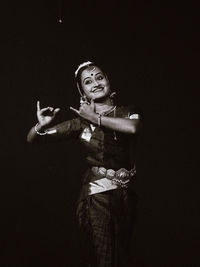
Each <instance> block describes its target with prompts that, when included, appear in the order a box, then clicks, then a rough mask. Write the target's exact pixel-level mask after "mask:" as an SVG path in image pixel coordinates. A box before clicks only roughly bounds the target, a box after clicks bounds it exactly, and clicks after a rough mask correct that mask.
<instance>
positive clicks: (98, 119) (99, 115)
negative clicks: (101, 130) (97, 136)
mask: <svg viewBox="0 0 200 267" xmlns="http://www.w3.org/2000/svg"><path fill="white" fill-rule="evenodd" d="M97 124H98V126H99V127H101V114H98V117H97Z"/></svg>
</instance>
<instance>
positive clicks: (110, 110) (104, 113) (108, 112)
mask: <svg viewBox="0 0 200 267" xmlns="http://www.w3.org/2000/svg"><path fill="white" fill-rule="evenodd" d="M116 107H117V106H114V107H111V108H110V109H109V110H107V111H104V112H101V113H98V114H100V115H102V116H106V115H108V114H110V113H111V112H113V111H114V110H115V109H116Z"/></svg>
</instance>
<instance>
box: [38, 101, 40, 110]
mask: <svg viewBox="0 0 200 267" xmlns="http://www.w3.org/2000/svg"><path fill="white" fill-rule="evenodd" d="M37 111H40V101H39V100H38V101H37Z"/></svg>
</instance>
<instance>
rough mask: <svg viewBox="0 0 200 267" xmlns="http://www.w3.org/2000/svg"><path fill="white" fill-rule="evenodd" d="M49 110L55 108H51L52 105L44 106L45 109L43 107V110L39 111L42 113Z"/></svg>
mask: <svg viewBox="0 0 200 267" xmlns="http://www.w3.org/2000/svg"><path fill="white" fill-rule="evenodd" d="M47 110H50V111H52V110H53V108H51V107H47V108H43V109H41V110H39V111H40V113H43V112H45V111H47Z"/></svg>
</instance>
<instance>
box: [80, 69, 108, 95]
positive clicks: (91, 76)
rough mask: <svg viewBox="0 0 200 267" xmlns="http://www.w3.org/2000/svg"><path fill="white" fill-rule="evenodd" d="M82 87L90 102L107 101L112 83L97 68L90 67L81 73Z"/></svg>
mask: <svg viewBox="0 0 200 267" xmlns="http://www.w3.org/2000/svg"><path fill="white" fill-rule="evenodd" d="M80 78H81V87H82V89H83V92H84V94H85V95H86V97H87V98H88V99H89V100H90V99H93V100H98V99H105V98H107V97H109V93H110V83H109V81H108V79H107V77H106V76H105V74H104V73H103V72H102V71H101V69H100V68H98V67H97V66H89V67H88V68H87V69H85V70H84V71H83V72H82V73H81V77H80Z"/></svg>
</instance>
